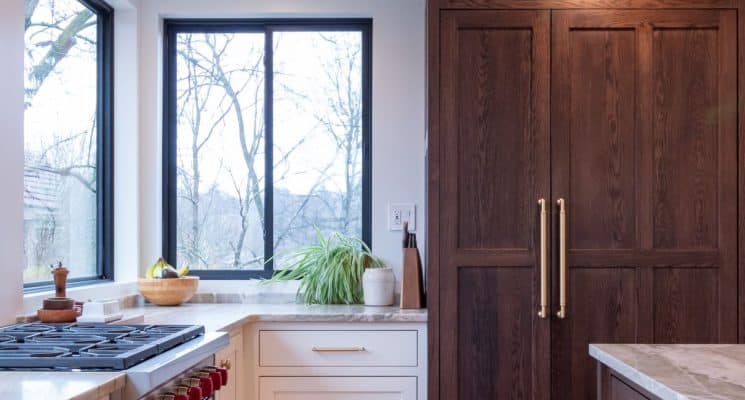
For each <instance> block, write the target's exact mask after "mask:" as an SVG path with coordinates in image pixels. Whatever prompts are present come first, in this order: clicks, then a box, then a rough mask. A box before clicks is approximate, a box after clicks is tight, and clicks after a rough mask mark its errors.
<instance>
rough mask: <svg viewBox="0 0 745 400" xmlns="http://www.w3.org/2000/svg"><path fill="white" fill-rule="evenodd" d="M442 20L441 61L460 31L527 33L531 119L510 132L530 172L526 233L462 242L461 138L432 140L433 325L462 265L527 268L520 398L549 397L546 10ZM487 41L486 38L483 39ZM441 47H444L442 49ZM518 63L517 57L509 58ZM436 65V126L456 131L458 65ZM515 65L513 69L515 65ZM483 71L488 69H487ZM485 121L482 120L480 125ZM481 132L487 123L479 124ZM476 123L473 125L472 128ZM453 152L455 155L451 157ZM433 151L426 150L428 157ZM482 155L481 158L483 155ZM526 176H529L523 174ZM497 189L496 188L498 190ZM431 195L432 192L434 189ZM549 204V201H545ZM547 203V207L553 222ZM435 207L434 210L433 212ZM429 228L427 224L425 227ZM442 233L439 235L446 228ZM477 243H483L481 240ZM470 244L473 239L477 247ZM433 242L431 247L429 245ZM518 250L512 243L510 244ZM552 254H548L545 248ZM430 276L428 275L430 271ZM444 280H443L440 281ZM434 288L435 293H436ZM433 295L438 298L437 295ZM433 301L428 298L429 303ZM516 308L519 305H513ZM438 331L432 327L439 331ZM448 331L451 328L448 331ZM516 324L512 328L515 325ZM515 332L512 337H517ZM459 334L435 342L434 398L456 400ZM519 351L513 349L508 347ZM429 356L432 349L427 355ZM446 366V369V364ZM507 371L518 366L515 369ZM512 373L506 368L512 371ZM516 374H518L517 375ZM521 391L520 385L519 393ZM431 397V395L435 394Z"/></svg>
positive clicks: (450, 304) (451, 299)
mask: <svg viewBox="0 0 745 400" xmlns="http://www.w3.org/2000/svg"><path fill="white" fill-rule="evenodd" d="M439 23H440V24H442V27H443V29H442V30H441V31H440V37H439V40H441V42H439V43H440V45H441V48H440V49H439V50H438V51H442V53H439V57H442V58H443V59H444V58H446V57H449V58H450V59H451V60H456V58H457V55H458V54H459V51H460V49H459V48H458V38H457V34H458V32H459V30H473V29H483V30H504V31H507V30H523V29H524V30H530V31H531V39H530V52H531V59H530V88H531V89H530V93H529V94H527V95H526V96H528V98H529V102H528V101H526V103H529V112H528V113H529V115H530V121H529V122H528V123H527V125H526V126H527V127H524V128H525V130H524V131H521V132H514V134H515V135H525V136H524V137H522V139H523V140H524V142H523V143H522V144H521V146H523V147H522V148H521V149H522V150H523V151H526V152H528V153H529V154H530V157H526V158H525V162H526V163H527V164H529V165H524V166H523V167H524V168H525V170H526V171H527V170H529V171H530V172H529V173H530V174H532V175H531V179H532V182H531V183H530V184H527V185H526V188H525V193H521V195H524V196H525V199H524V204H520V207H522V208H523V209H524V210H526V211H525V214H524V215H520V217H523V219H519V218H518V220H519V221H520V222H519V223H522V224H525V226H526V228H525V235H526V237H525V238H521V243H520V244H519V245H518V246H510V245H505V246H499V245H492V244H491V243H488V242H489V240H488V239H483V238H480V239H478V240H476V239H473V240H472V243H467V244H463V243H462V242H461V240H463V238H462V237H460V235H462V233H458V232H456V229H457V227H458V221H459V220H461V219H462V218H463V216H462V215H459V211H458V210H456V209H454V208H453V205H454V204H457V202H458V195H457V191H456V190H455V188H456V187H459V186H461V187H462V185H460V184H458V176H457V173H456V172H454V169H455V168H457V162H458V161H457V160H458V159H459V157H465V156H464V155H463V154H462V151H461V149H460V148H459V145H458V142H459V140H458V137H457V135H455V134H451V135H443V136H441V137H438V138H437V139H436V141H437V143H438V144H439V146H438V148H436V149H434V148H430V150H431V152H432V153H434V152H436V153H437V155H436V156H435V157H437V159H438V160H440V163H441V165H440V169H439V170H438V172H437V178H438V183H439V185H436V188H437V190H438V191H437V194H436V197H437V200H436V202H437V204H450V206H449V207H444V208H442V209H440V210H439V212H438V216H437V217H435V218H441V220H440V221H438V222H437V224H439V226H440V228H439V229H438V228H434V230H437V231H440V232H439V233H438V238H437V240H436V242H435V244H433V243H430V244H429V247H430V255H432V254H434V251H436V252H437V254H436V255H435V257H436V259H437V262H438V266H437V267H436V268H437V271H438V272H437V273H438V274H439V275H438V278H437V279H438V281H437V282H436V283H435V284H434V285H433V286H430V287H429V293H432V295H430V301H432V302H434V304H435V307H436V313H437V314H436V315H433V316H430V318H431V321H434V323H435V324H438V325H439V324H442V323H443V322H444V321H449V323H451V324H453V323H455V321H457V316H458V308H457V303H458V295H459V294H458V288H457V282H458V279H459V277H458V276H459V270H460V269H463V268H465V267H469V268H474V269H475V270H478V271H480V272H484V273H487V272H496V271H499V270H502V271H505V270H508V269H510V268H513V269H515V270H518V269H519V270H521V272H522V271H525V270H530V271H531V273H532V275H531V282H530V285H529V287H527V286H528V285H526V287H523V292H522V294H521V295H522V296H525V299H528V301H529V302H530V304H531V307H530V308H529V309H526V310H523V313H522V314H520V317H521V318H525V319H527V320H528V321H530V324H531V330H530V332H521V333H520V334H523V338H526V339H525V340H528V341H529V342H530V346H531V350H532V354H531V356H530V360H531V361H530V364H531V365H530V368H528V369H529V372H528V374H529V378H528V379H529V380H530V382H531V385H530V388H529V390H528V391H527V393H525V396H527V397H528V398H533V399H546V398H548V386H549V385H548V372H549V354H548V349H549V343H548V341H549V337H550V334H549V332H550V319H549V318H546V319H541V318H539V317H538V315H537V312H538V304H539V298H540V292H539V287H540V263H539V260H538V258H539V246H538V243H539V238H538V235H539V230H538V228H537V227H538V218H539V209H538V203H537V201H538V199H539V198H544V199H545V200H546V201H547V203H548V202H550V197H549V196H550V192H549V189H550V187H549V179H550V166H549V147H548V145H549V137H548V125H549V101H548V100H549V94H550V87H549V70H550V57H549V56H550V53H549V51H550V49H549V47H550V43H549V33H550V32H549V31H550V13H549V12H548V11H545V10H544V11H525V10H520V11H518V10H513V11H481V12H478V13H474V12H469V11H448V12H446V13H443V14H441V19H440V20H439ZM484 40H485V41H486V39H484ZM445 46H448V48H447V49H445ZM514 64H515V65H517V62H515V63H514ZM438 68H441V69H440V74H441V76H439V77H438V79H439V82H440V84H439V85H438V88H437V90H438V92H439V93H440V95H439V99H433V101H435V100H436V101H437V102H438V103H439V104H438V110H439V111H438V122H437V124H438V127H440V128H441V129H442V130H443V131H447V132H459V127H458V107H459V106H458V104H457V103H455V99H454V97H456V94H457V90H456V88H457V86H458V70H457V68H456V66H455V65H450V66H447V65H444V66H441V67H438ZM516 68H517V67H516ZM485 73H486V71H485ZM485 125H487V124H485ZM478 128H481V129H486V128H485V126H481V127H478ZM475 129H477V128H474V130H475ZM456 153H457V154H456ZM432 156H433V155H432V154H430V157H432ZM488 156H489V155H485V156H484V157H488ZM526 174H527V173H526ZM497 191H499V189H497ZM433 195H434V194H433ZM547 206H548V204H547ZM550 210H551V207H550V206H548V207H547V211H548V212H549V215H548V218H549V219H550V215H551V212H550ZM435 212H437V211H435ZM432 230H433V227H430V231H432ZM445 230H446V231H447V232H446V233H443V232H444V231H445ZM481 241H484V242H487V244H483V243H482V242H481ZM474 243H475V244H474ZM433 247H435V249H436V250H434V251H433V250H431V249H432V248H433ZM515 247H517V248H515ZM549 252H550V251H549ZM430 276H432V274H430ZM441 282H445V283H446V284H442V283H441ZM433 290H434V291H433ZM434 298H436V299H434ZM430 304H432V303H430ZM516 307H517V305H516ZM430 326H432V325H430ZM437 329H439V327H438V328H435V329H434V330H435V331H436V330H437ZM448 329H452V325H451V327H450V328H448ZM516 329H517V328H516ZM520 334H517V333H516V334H515V336H519V335H520ZM458 336H459V335H458V332H456V331H452V330H451V332H450V334H448V335H445V336H442V337H439V338H438V339H436V341H437V342H439V345H438V346H439V348H437V349H436V350H435V352H436V353H437V354H435V355H434V362H432V364H435V366H439V367H440V369H441V370H439V371H436V372H435V373H434V375H435V376H434V378H433V377H432V376H430V378H431V379H433V382H431V383H430V387H434V386H432V385H435V384H437V386H436V388H435V389H434V391H435V393H436V395H437V396H441V397H442V398H448V399H457V398H458V395H459V394H458V393H459V387H458V382H457V379H456V377H457V375H458V374H460V373H461V372H460V371H458V365H459V361H458V358H457V354H458V351H459V350H458V346H459V344H458ZM430 350H432V348H430ZM512 351H513V352H515V353H517V352H518V350H517V349H513V350H512ZM430 355H432V352H430ZM444 366H447V367H444ZM511 368H514V369H517V367H515V366H511ZM512 372H513V371H510V372H509V373H512ZM522 373H523V372H522V370H521V371H517V372H514V375H518V374H522ZM515 379H517V378H515ZM517 391H518V392H519V391H520V389H518V390H517ZM435 398H436V397H435Z"/></svg>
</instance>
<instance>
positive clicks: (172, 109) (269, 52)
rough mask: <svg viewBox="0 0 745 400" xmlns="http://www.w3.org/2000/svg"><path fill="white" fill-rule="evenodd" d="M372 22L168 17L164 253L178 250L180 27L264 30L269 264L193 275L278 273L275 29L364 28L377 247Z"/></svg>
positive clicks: (365, 164) (366, 140) (367, 189)
mask: <svg viewBox="0 0 745 400" xmlns="http://www.w3.org/2000/svg"><path fill="white" fill-rule="evenodd" d="M372 27H373V21H372V19H371V18H330V19H329V18H264V19H193V18H186V19H184V18H177V19H170V18H166V19H164V20H163V29H164V40H163V58H164V59H163V176H162V180H163V198H162V201H163V255H164V257H165V259H166V260H169V261H171V262H173V261H172V260H176V255H177V204H176V202H177V197H176V194H177V187H176V186H177V179H176V177H177V169H178V161H177V154H176V148H177V146H176V140H177V126H176V125H177V123H176V121H177V117H176V105H177V104H176V101H175V99H176V77H177V70H176V67H177V56H176V44H177V43H176V35H177V34H179V33H249V32H255V33H264V35H265V36H264V40H265V46H264V60H265V71H264V74H265V77H264V79H265V81H264V121H265V133H264V135H265V136H264V145H265V155H266V156H265V182H264V215H265V227H264V259H265V260H267V259H268V260H269V261H267V262H266V263H265V264H264V269H263V270H258V269H257V270H225V269H223V270H191V271H190V275H194V276H199V277H200V278H201V279H208V280H209V279H211V280H221V279H230V280H241V279H243V280H246V279H258V278H270V277H271V276H272V275H273V274H274V263H273V260H272V258H271V257H272V256H273V244H274V229H273V228H274V227H273V222H274V208H273V206H274V198H273V197H274V187H273V182H274V178H273V173H274V171H273V169H272V160H273V158H274V156H273V154H274V151H273V146H274V143H273V135H274V127H273V124H274V121H273V117H274V110H273V80H274V76H273V75H274V71H273V67H274V65H273V51H274V48H273V46H272V44H273V33H274V32H280V31H281V32H291V31H295V32H304V31H308V32H319V31H320V32H323V31H326V32H333V31H359V32H360V33H361V34H362V237H361V239H362V241H363V242H365V244H367V245H368V246H369V247H370V248H372V155H371V152H372Z"/></svg>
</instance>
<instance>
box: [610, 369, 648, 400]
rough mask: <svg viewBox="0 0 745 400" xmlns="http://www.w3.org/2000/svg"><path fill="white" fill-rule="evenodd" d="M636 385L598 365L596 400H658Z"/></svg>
mask: <svg viewBox="0 0 745 400" xmlns="http://www.w3.org/2000/svg"><path fill="white" fill-rule="evenodd" d="M658 399H659V398H658V397H657V396H654V395H652V394H650V393H648V392H646V391H645V390H644V389H642V388H640V387H638V386H637V385H635V384H633V383H631V382H628V381H627V380H625V379H623V378H621V377H619V376H617V375H616V374H614V373H613V370H612V369H610V368H608V367H606V366H605V365H603V364H600V363H598V400H658Z"/></svg>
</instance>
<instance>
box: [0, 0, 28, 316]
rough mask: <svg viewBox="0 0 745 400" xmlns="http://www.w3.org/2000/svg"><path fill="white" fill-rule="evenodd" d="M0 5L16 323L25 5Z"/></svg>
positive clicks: (6, 260) (1, 247)
mask: <svg viewBox="0 0 745 400" xmlns="http://www.w3.org/2000/svg"><path fill="white" fill-rule="evenodd" d="M1 7H2V8H1V9H0V54H2V55H3V61H2V62H0V124H1V125H0V138H2V146H0V187H2V195H0V304H1V305H0V323H6V322H12V321H13V320H14V318H15V316H16V314H17V313H18V310H19V309H20V305H21V300H22V288H23V265H24V264H23V34H24V27H23V18H24V14H23V9H24V0H3V2H2V6H1Z"/></svg>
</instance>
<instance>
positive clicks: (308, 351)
mask: <svg viewBox="0 0 745 400" xmlns="http://www.w3.org/2000/svg"><path fill="white" fill-rule="evenodd" d="M259 346H260V352H259V355H260V357H259V365H261V366H262V367H416V365H417V331H416V330H414V329H412V330H395V331H381V330H376V331H373V330H370V331H359V330H355V331H337V330H329V331H308V330H304V331H296V330H261V331H260V332H259Z"/></svg>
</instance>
